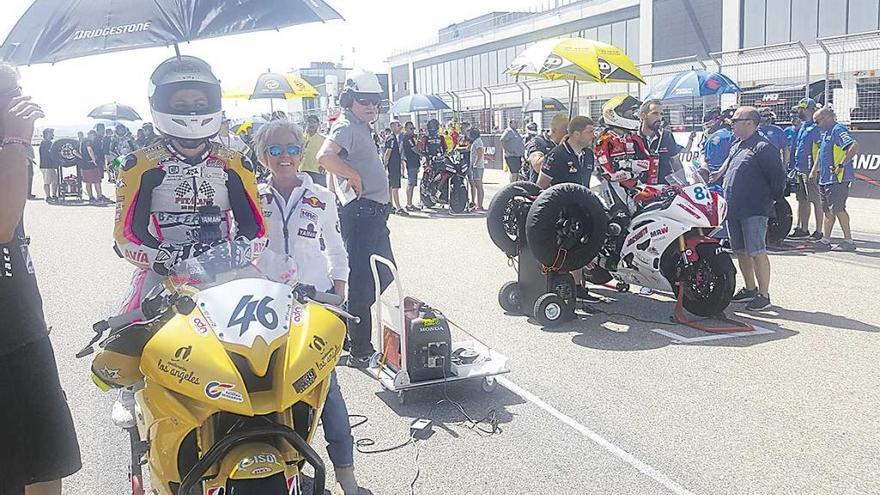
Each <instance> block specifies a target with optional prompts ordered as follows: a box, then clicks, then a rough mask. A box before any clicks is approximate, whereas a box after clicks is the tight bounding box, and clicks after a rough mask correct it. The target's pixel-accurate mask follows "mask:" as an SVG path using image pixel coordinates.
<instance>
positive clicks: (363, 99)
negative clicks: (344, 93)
mask: <svg viewBox="0 0 880 495" xmlns="http://www.w3.org/2000/svg"><path fill="white" fill-rule="evenodd" d="M354 101H356V102H358V105H362V106H365V107H366V106H370V105H375V106H378V105H379V102H381V101H382V97H381V96H379V95H369V96H355V97H354Z"/></svg>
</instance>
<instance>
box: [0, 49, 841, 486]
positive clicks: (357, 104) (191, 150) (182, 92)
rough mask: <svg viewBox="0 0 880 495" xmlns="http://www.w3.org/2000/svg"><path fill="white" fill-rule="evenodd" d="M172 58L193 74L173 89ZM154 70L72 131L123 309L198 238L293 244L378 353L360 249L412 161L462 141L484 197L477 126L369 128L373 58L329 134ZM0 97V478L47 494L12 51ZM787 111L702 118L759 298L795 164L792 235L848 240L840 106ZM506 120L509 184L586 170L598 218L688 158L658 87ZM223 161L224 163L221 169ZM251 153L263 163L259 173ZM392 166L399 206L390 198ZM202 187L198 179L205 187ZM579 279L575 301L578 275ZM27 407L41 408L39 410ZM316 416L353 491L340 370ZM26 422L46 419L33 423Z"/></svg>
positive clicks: (44, 345) (199, 245)
mask: <svg viewBox="0 0 880 495" xmlns="http://www.w3.org/2000/svg"><path fill="white" fill-rule="evenodd" d="M180 71H185V72H186V74H187V80H188V81H190V82H191V81H196V82H197V83H198V84H197V85H194V84H187V85H183V86H182V85H181V83H180V78H179V77H178V76H179V72H180ZM150 87H151V91H152V93H151V94H150V95H149V96H150V104H151V110H152V117H153V121H154V123H155V128H154V124H145V125H144V126H143V127H142V128H141V129H138V131H137V132H136V133H135V135H132V134H131V132H130V131H129V130H128V129H127V128H126V126H124V125H118V126H116V128H115V129H105V126H104V125H102V124H98V125H97V126H95V128H94V129H92V130H89V131H88V133H87V134H85V135H81V136H80V142H79V146H78V148H77V150H76V151H77V158H78V160H79V161H78V163H77V167H78V168H79V175H80V177H81V178H82V181H83V182H84V183H85V185H86V191H87V194H88V196H89V201H90V203H93V204H104V203H108V202H110V200H109V199H108V198H107V197H106V196H104V194H103V192H102V188H101V182H102V178H103V177H104V176H105V174H106V176H109V177H111V178H115V177H116V176H117V175H118V180H116V190H117V198H118V200H119V202H120V204H119V205H118V206H117V207H118V211H119V214H117V216H116V219H115V223H116V225H115V231H114V238H115V242H116V250H117V253H119V254H120V256H123V257H124V258H125V259H126V260H127V261H128V262H130V263H131V264H133V265H134V266H135V267H136V268H135V274H134V277H133V279H132V289H133V290H132V291H131V292H130V294H129V296H128V298H127V299H126V300H125V301H124V304H123V308H122V310H121V311H120V313H126V312H128V311H129V310H132V309H136V308H138V307H139V306H140V304H141V303H142V300H141V297H142V295H145V294H148V293H150V289H151V288H152V287H153V286H156V285H158V284H161V282H162V280H163V278H164V277H165V276H167V275H168V274H169V272H170V271H171V270H172V269H173V267H174V266H175V265H176V264H177V263H179V262H180V261H182V260H185V259H187V258H190V257H193V256H198V255H199V254H200V253H203V252H205V250H206V249H209V248H210V246H211V245H212V243H216V242H218V241H223V240H227V241H236V242H243V243H250V244H252V245H254V246H257V245H264V246H265V247H266V248H267V249H269V250H272V251H276V252H278V253H281V254H285V255H289V256H292V257H293V258H294V259H299V261H300V263H298V265H299V266H300V267H303V268H304V269H302V270H300V273H299V276H300V278H301V280H300V282H302V283H306V284H309V285H312V286H314V287H315V288H316V289H317V290H321V291H327V292H333V293H337V294H341V295H346V298H347V303H348V311H349V312H350V313H351V314H353V315H356V316H358V317H359V318H360V319H359V320H350V321H349V322H348V332H347V333H348V336H347V344H346V347H347V348H348V349H349V356H348V358H347V363H348V365H350V366H353V367H365V366H367V364H368V362H369V360H370V358H371V357H372V356H373V354H374V352H375V349H373V345H372V343H371V329H372V323H371V317H372V315H371V310H370V309H371V306H372V304H373V303H374V298H375V287H374V280H373V276H372V273H371V270H370V257H371V256H373V255H379V256H382V257H384V258H387V259H388V260H391V261H392V262H393V260H394V254H393V251H392V247H391V242H390V232H389V229H388V225H387V221H388V218H389V215H391V214H394V213H397V214H400V215H404V216H405V215H408V214H409V212H412V211H416V210H418V208H417V207H416V206H415V205H414V204H413V192H414V189H415V187H417V186H418V183H419V175H420V174H422V180H425V177H426V176H428V177H431V175H430V174H428V173H427V172H426V170H429V169H430V168H431V167H432V163H433V162H432V160H433V159H434V158H436V157H443V156H446V155H447V154H448V153H450V152H457V153H458V156H459V159H461V160H465V161H466V163H468V164H469V165H470V167H469V172H468V181H469V183H470V186H471V187H470V193H469V194H470V196H469V208H470V209H471V210H472V211H483V202H484V191H483V187H482V178H483V172H484V169H485V157H486V148H485V145H484V144H483V140H482V138H481V133H480V131H479V129H477V128H476V127H474V126H471V125H469V124H468V123H467V122H462V123H461V124H460V125H456V124H455V123H453V124H452V125H448V126H446V127H445V129H441V125H440V123H439V122H438V121H437V120H434V119H432V120H431V121H429V122H428V123H427V126H426V129H425V131H424V132H423V133H417V132H416V126H415V125H414V124H413V123H412V122H405V123H403V124H401V123H400V122H399V121H394V122H392V123H391V125H390V126H389V128H388V129H386V130H384V131H383V132H381V133H379V134H378V135H376V134H375V133H374V132H373V128H372V126H373V123H374V122H375V121H376V119H377V117H378V111H379V103H380V101H381V98H382V93H383V91H382V88H381V85H380V84H379V81H378V78H377V77H376V76H375V75H374V74H372V73H370V72H366V71H354V72H353V73H351V74H350V75H349V76H348V78H347V80H346V82H345V88H344V91H343V92H342V93H341V95H340V101H339V103H340V105H341V106H342V108H343V111H342V112H341V114H340V115H339V117H338V118H337V119H335V121H334V122H333V123H332V126H331V127H330V130H329V132H328V133H327V135H326V136H323V135H322V134H320V133H319V132H318V131H319V129H320V126H321V122H320V120H319V119H318V118H316V117H309V118H307V120H306V122H305V129H304V130H303V129H302V128H300V126H298V125H296V124H294V123H293V122H291V121H290V120H288V119H287V118H286V116H283V115H278V116H273V118H272V119H270V121H269V122H268V123H265V124H263V125H262V126H261V127H260V128H259V129H258V130H257V131H256V133H255V134H254V133H253V132H252V128H248V129H247V130H246V132H244V133H243V134H241V135H238V134H236V133H234V132H232V130H231V129H230V121H229V120H228V119H226V118H225V116H224V114H223V112H222V107H221V99H220V94H221V92H220V83H219V80H218V79H217V78H216V77H215V76H214V74H213V72H212V71H211V68H210V66H209V65H208V64H207V63H206V62H204V61H202V60H200V59H197V58H195V57H175V58H172V59H169V60H167V61H165V62H163V63H162V64H161V65H160V66H159V67H158V68H157V69H156V70H155V71H154V73H153V75H152V76H151V84H150ZM193 87H197V88H198V89H196V90H193V89H192V88H193ZM0 109H2V110H4V113H3V114H0V138H2V144H0V188H2V194H0V203H2V208H0V211H2V214H0V246H2V249H3V252H4V256H5V257H6V259H7V260H9V261H8V262H7V264H6V265H5V266H4V267H3V270H4V271H3V272H2V273H0V295H2V297H0V310H2V312H3V314H4V316H5V317H6V319H7V330H6V331H4V332H3V333H2V335H0V370H2V371H3V373H2V374H3V375H4V376H5V377H12V378H10V379H4V380H2V381H0V387H2V388H0V392H2V393H3V395H5V396H8V397H12V396H15V397H17V398H18V399H19V400H17V401H14V403H13V404H12V405H11V407H6V408H3V412H2V414H3V420H2V421H0V424H2V425H3V426H2V428H0V440H2V442H0V443H2V444H3V445H4V446H6V447H7V448H5V449H3V452H2V453H0V465H4V466H14V468H15V469H13V470H12V472H14V473H16V477H15V478H14V479H3V480H0V489H3V488H5V486H3V483H5V484H7V485H9V486H11V487H13V489H17V488H20V487H23V486H27V487H28V488H27V491H26V493H27V494H28V495H32V494H53V495H54V494H60V492H61V491H60V486H61V484H60V479H61V478H63V477H65V476H68V475H70V474H71V473H73V472H75V471H76V470H78V469H79V468H80V458H79V450H78V447H77V442H76V436H75V432H74V428H73V423H72V420H71V417H70V412H69V410H68V408H67V405H66V401H65V399H64V396H63V392H62V391H61V388H60V384H59V383H58V377H57V371H56V370H55V367H54V358H53V355H52V349H51V345H50V344H49V341H48V331H47V327H46V324H45V319H44V317H43V312H42V301H41V299H40V294H39V290H38V288H37V285H36V278H35V275H34V270H33V265H32V263H31V262H30V258H29V257H28V256H27V237H26V236H25V232H24V229H23V226H22V221H21V219H22V213H23V210H24V206H25V199H26V197H27V196H26V193H25V187H24V184H26V181H27V178H26V171H25V169H26V168H28V166H27V162H28V161H32V159H31V157H29V156H28V152H29V151H31V152H32V150H31V146H30V137H31V135H32V133H33V127H34V121H35V120H37V119H39V118H40V117H42V116H43V114H42V111H41V109H40V107H39V106H37V105H35V104H34V103H32V102H31V101H30V100H29V99H28V98H27V97H24V96H22V95H21V89H20V87H19V85H18V74H17V71H16V70H15V68H14V67H12V66H10V65H8V64H0ZM7 109H8V110H7ZM795 111H796V113H797V115H796V117H797V120H795V119H794V117H795V115H792V117H793V124H792V126H791V127H790V128H788V129H785V130H783V129H780V128H779V127H777V126H775V124H774V122H773V120H774V116H773V115H772V114H768V113H767V112H759V111H758V110H757V109H756V108H754V107H748V106H743V107H739V108H737V109H735V110H725V111H720V110H717V111H713V112H709V113H707V116H706V118H705V119H704V121H705V131H706V132H705V134H704V137H703V141H702V143H701V145H700V147H701V158H700V163H699V170H700V171H699V173H700V174H701V176H702V177H704V178H705V179H706V181H707V182H708V183H711V184H715V185H716V186H717V188H718V190H719V191H720V192H722V193H723V194H724V196H725V197H726V199H727V202H728V216H727V230H728V233H729V237H730V246H731V248H732V249H733V251H734V253H735V255H736V257H737V259H738V262H739V266H740V272H741V274H742V276H743V280H744V287H743V288H742V289H741V290H740V291H739V292H738V293H737V294H736V296H735V299H734V300H735V301H739V302H743V303H747V306H746V307H747V309H750V310H764V309H767V308H769V307H770V298H769V296H770V292H769V286H770V262H769V258H768V257H767V247H766V243H765V237H766V230H767V224H768V219H769V217H770V216H771V215H772V211H773V204H774V201H776V200H778V199H780V198H781V197H782V196H783V194H784V191H785V189H786V185H787V184H788V183H789V182H790V181H789V180H788V179H787V178H788V177H795V178H796V184H797V186H796V187H797V189H798V195H797V199H798V202H799V208H798V212H799V216H798V225H797V227H796V229H795V232H793V233H792V235H793V236H794V237H803V236H804V233H805V232H806V231H807V227H808V223H809V213H810V211H811V209H812V210H813V211H814V212H815V216H816V219H815V221H816V232H815V233H814V234H813V235H812V237H813V238H814V240H816V246H817V249H822V250H824V249H830V244H829V242H828V240H829V237H830V234H831V230H832V228H833V227H834V225H835V222H840V224H841V227H842V229H843V231H844V237H845V239H844V241H842V242H841V243H840V244H839V245H838V249H841V250H846V251H851V250H853V249H854V248H855V246H854V244H853V241H852V236H851V232H850V225H849V216H848V214H847V212H846V200H847V195H848V189H849V184H850V183H851V182H852V180H853V170H852V158H853V156H854V155H855V153H857V151H858V143H856V141H855V139H854V138H853V136H852V135H851V134H850V133H849V132H848V131H847V129H846V128H845V127H844V126H842V125H841V124H839V123H837V121H836V118H835V115H834V112H833V110H832V109H830V108H827V107H826V108H818V106H817V105H816V102H815V101H813V100H811V99H809V98H805V99H804V100H802V101H801V102H800V104H799V105H798V106H797V107H796V109H795ZM196 114H197V118H196V117H193V116H194V115H196ZM518 124H519V122H517V121H516V120H511V121H509V122H508V125H507V127H506V129H505V130H504V131H503V133H502V134H501V137H500V139H499V142H500V147H501V149H502V153H503V157H504V163H505V164H506V166H507V170H508V172H509V174H510V177H509V178H510V180H511V181H517V180H529V181H532V182H535V183H536V184H537V186H538V187H540V188H548V187H551V186H553V185H556V184H563V183H578V184H583V185H585V186H588V187H589V186H590V182H591V180H592V178H593V177H596V178H598V179H599V180H600V181H601V182H602V183H603V186H604V187H603V194H604V196H605V200H606V204H607V205H608V207H609V210H610V213H611V215H612V216H619V217H621V218H630V217H631V216H633V215H635V214H637V213H638V212H639V210H640V208H642V207H643V206H644V205H646V204H648V203H650V202H651V201H652V200H653V199H654V194H656V192H657V191H658V188H657V187H656V185H658V184H662V183H663V182H664V181H665V180H666V177H667V176H668V175H670V174H673V173H675V172H676V171H679V170H681V169H682V168H683V167H684V165H683V164H682V163H681V162H680V160H679V159H678V154H679V152H680V151H681V149H682V146H680V145H679V144H677V143H676V141H675V140H674V139H673V136H672V134H671V133H670V132H669V131H668V130H667V129H666V128H664V126H663V103H662V102H661V101H657V100H650V101H646V102H640V101H638V100H637V99H636V98H633V97H631V96H627V95H621V96H618V97H615V98H612V99H611V100H609V101H608V102H607V103H606V104H605V105H604V106H603V108H602V118H601V120H600V122H598V123H597V122H594V121H593V120H592V119H590V118H589V117H586V116H575V117H573V118H569V117H568V116H566V115H563V114H559V115H556V116H554V117H553V119H552V121H551V124H550V127H549V129H548V130H547V131H548V132H546V133H540V132H538V128H537V125H534V123H529V124H528V125H527V126H526V131H527V132H526V136H525V137H523V136H522V135H521V134H520V133H519V131H518V130H517V128H518ZM155 129H158V131H159V132H158V133H157V132H156V130H155ZM53 134H54V133H53V131H52V129H46V130H45V131H44V132H43V143H41V145H40V149H39V159H40V162H39V163H40V168H41V170H42V171H43V176H44V179H45V186H44V190H45V192H46V198H47V201H49V202H53V201H55V200H56V198H58V195H59V183H58V173H57V170H58V168H59V167H58V165H57V164H56V163H54V162H53V160H54V157H53V153H52V145H53V140H54V135H53ZM690 139H691V140H692V139H694V135H693V134H692V135H691V137H690ZM688 147H690V143H688ZM114 164H115V165H114ZM218 165H219V166H221V167H222V169H223V170H222V172H223V173H217V171H216V170H215V169H216V168H217V167H218ZM261 167H262V168H263V169H265V171H266V174H267V177H266V179H265V181H263V182H264V183H262V184H260V185H259V186H258V175H259V170H260V168H261ZM193 177H197V178H198V180H199V181H200V182H201V183H200V184H199V185H198V187H190V185H189V182H188V181H189V180H190V179H191V178H193ZM403 179H406V180H407V188H406V203H405V204H402V203H401V198H400V197H399V192H400V189H401V187H402V180H403ZM184 185H186V186H187V187H184ZM200 190H210V191H211V192H212V193H211V194H210V195H206V194H202V195H199V191H200ZM172 196H173V197H172ZM139 198H151V200H150V201H143V200H140V199H139ZM817 201H818V203H817ZM817 204H818V205H819V206H818V207H816V205H817ZM255 205H261V206H262V208H259V207H255ZM811 207H813V208H811ZM217 213H220V214H219V215H217ZM202 215H210V216H211V218H215V217H216V218H219V221H220V225H219V226H216V227H217V228H216V229H215V230H212V232H214V234H210V235H209V233H208V232H205V231H203V229H204V225H203V223H204V222H201V221H200V220H199V218H201V216H202ZM194 218H195V219H194ZM381 275H382V276H381V277H380V279H381V283H382V284H383V285H384V284H386V283H389V282H390V273H385V272H383V273H382V274H381ZM578 279H580V277H578ZM578 292H579V295H581V296H582V297H586V298H589V293H588V292H587V290H586V288H585V287H583V283H582V282H581V286H580V287H579V288H578ZM15 377H20V378H15ZM35 391H39V393H35ZM133 394H134V390H132V389H122V390H121V391H120V393H119V398H118V400H117V402H116V403H115V404H114V408H113V411H112V414H111V416H112V419H113V421H114V422H116V423H117V424H119V425H120V426H123V427H130V426H131V425H132V424H133V423H134V413H133ZM35 410H37V411H43V414H41V415H39V418H34V417H33V415H32V411H35ZM322 419H323V426H324V430H325V439H326V440H327V442H328V443H329V446H328V453H329V456H330V458H331V461H332V462H333V465H334V468H335V471H336V479H337V482H338V483H339V484H340V487H341V489H342V491H343V492H344V493H345V494H346V495H351V494H356V493H359V488H358V483H357V481H356V479H355V476H354V468H353V462H354V461H353V455H352V454H353V452H352V449H353V444H352V436H351V430H350V426H349V424H348V415H347V411H346V407H345V401H344V399H343V396H342V393H341V391H340V389H339V386H338V383H337V382H336V379H335V376H333V378H332V384H331V387H330V392H329V394H328V398H327V403H326V405H325V407H324V410H323V416H322ZM34 431H39V432H40V434H39V435H31V434H30V433H31V432H34ZM25 433H27V434H25ZM7 454H12V455H11V456H8V455H7ZM35 460H39V462H36V461H35ZM0 491H3V490H0Z"/></svg>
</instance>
